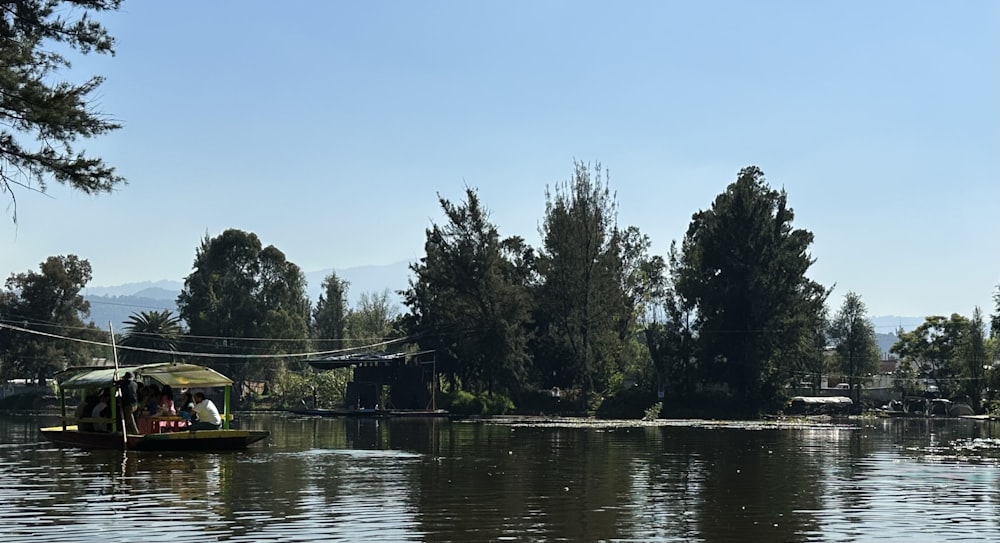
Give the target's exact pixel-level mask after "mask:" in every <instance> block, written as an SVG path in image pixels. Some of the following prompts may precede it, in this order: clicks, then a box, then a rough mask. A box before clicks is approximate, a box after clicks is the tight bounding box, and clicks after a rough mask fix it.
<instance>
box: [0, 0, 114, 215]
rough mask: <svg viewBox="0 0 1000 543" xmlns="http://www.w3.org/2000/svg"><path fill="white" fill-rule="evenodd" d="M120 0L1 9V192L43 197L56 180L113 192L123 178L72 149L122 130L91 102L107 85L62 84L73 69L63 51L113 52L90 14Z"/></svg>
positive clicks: (20, 2) (31, 1)
mask: <svg viewBox="0 0 1000 543" xmlns="http://www.w3.org/2000/svg"><path fill="white" fill-rule="evenodd" d="M120 5H121V0H10V1H6V2H3V3H2V4H0V125H3V129H2V130H0V165H2V167H0V192H4V193H7V194H9V195H10V197H11V199H12V201H13V204H14V213H13V219H14V221H15V222H16V221H17V211H16V203H17V196H16V194H15V192H14V191H15V187H20V188H23V189H29V190H38V191H40V192H44V191H45V188H46V181H47V179H49V178H51V179H55V180H56V181H57V182H59V183H63V184H66V185H68V186H70V187H72V188H74V189H77V190H80V191H83V192H85V193H87V194H95V193H101V192H110V191H111V190H113V189H114V188H115V187H117V186H119V185H121V184H123V183H124V182H125V179H124V178H123V177H121V176H119V175H117V174H116V173H115V170H114V168H113V167H111V166H109V165H107V164H106V163H105V162H104V161H103V160H102V159H100V158H95V157H92V156H88V155H87V154H86V152H85V151H81V150H77V149H76V148H75V144H76V142H77V141H78V140H79V139H81V138H92V137H95V136H99V135H101V134H105V133H108V132H110V131H113V130H116V129H118V128H120V125H119V124H118V123H117V122H115V121H113V120H110V119H108V118H107V117H106V116H105V115H103V114H101V113H100V112H98V111H97V110H96V109H95V107H94V104H93V102H92V96H93V93H94V91H96V90H97V88H98V87H99V86H100V85H101V83H102V82H103V78H102V77H100V76H94V77H91V78H90V79H88V80H86V81H85V82H83V83H79V84H75V83H70V82H68V81H65V80H60V77H59V73H60V71H61V70H63V69H67V68H69V67H70V62H69V60H68V59H67V58H66V57H65V56H63V53H61V52H60V51H67V50H70V49H71V50H76V51H77V52H79V53H81V54H87V53H91V52H94V53H107V54H113V53H114V39H113V38H112V37H111V35H109V34H108V32H107V30H106V29H105V28H104V27H103V26H102V25H101V24H100V23H99V22H97V21H96V20H94V18H93V14H95V13H99V12H103V11H109V10H117V9H118V8H119V7H120Z"/></svg>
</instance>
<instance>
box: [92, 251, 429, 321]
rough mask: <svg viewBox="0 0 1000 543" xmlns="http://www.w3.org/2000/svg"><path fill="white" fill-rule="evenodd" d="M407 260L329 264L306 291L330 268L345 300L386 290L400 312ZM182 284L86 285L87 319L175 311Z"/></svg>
mask: <svg viewBox="0 0 1000 543" xmlns="http://www.w3.org/2000/svg"><path fill="white" fill-rule="evenodd" d="M409 266H410V263H409V262H406V261H403V262H395V263H393V264H386V265H384V266H359V267H355V268H344V269H340V270H334V269H333V268H328V269H325V270H319V271H314V272H307V273H306V274H305V275H306V282H307V287H306V294H307V295H308V296H309V299H310V300H312V302H313V303H314V304H315V303H316V301H317V300H319V296H320V294H322V292H323V280H324V279H326V278H327V277H328V276H329V275H330V272H333V271H336V272H337V277H339V278H341V279H343V280H346V281H347V282H348V288H347V295H348V302H349V303H350V304H351V305H352V306H354V305H357V303H358V300H359V298H360V297H361V294H362V293H369V294H372V293H377V292H382V291H383V290H388V291H389V300H390V302H392V303H395V304H396V305H397V309H398V310H399V311H400V312H402V311H403V307H402V297H401V296H400V295H399V294H398V292H397V291H400V290H405V289H406V288H408V287H409V280H410V268H409ZM182 288H184V283H183V282H182V281H171V280H160V281H142V282H138V283H127V284H124V285H117V286H105V287H87V288H86V289H85V290H84V298H86V299H87V301H88V302H90V320H92V321H93V322H94V323H95V324H96V325H97V326H98V327H100V328H104V327H105V326H107V324H108V323H109V322H110V323H113V324H114V326H115V328H116V329H118V328H120V327H121V326H122V323H123V322H125V321H126V320H128V318H129V317H130V316H131V315H132V314H134V313H139V312H142V311H163V310H169V311H173V312H174V313H175V314H176V313H177V304H176V301H177V295H178V294H180V292H181V289H182Z"/></svg>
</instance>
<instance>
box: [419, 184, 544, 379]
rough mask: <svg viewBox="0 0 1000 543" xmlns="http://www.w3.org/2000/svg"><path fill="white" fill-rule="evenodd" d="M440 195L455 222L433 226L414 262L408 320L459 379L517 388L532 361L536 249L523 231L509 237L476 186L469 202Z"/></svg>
mask: <svg viewBox="0 0 1000 543" xmlns="http://www.w3.org/2000/svg"><path fill="white" fill-rule="evenodd" d="M439 201H440V203H441V207H442V209H443V210H444V213H445V216H446V217H447V219H448V222H447V223H446V224H445V225H443V226H439V225H436V224H435V225H433V226H432V227H431V228H430V229H428V230H427V241H426V242H425V244H424V249H425V252H426V255H425V256H424V257H423V258H421V259H420V261H419V262H418V263H416V264H414V265H413V266H411V269H412V270H413V274H414V278H415V279H414V280H412V281H411V282H410V288H409V289H408V290H407V291H406V293H405V303H406V305H407V306H408V307H409V308H410V314H409V315H408V317H407V319H406V327H407V329H408V331H409V333H410V334H412V335H416V336H418V338H419V339H418V341H419V344H420V348H422V349H434V350H435V351H437V357H438V358H437V360H438V370H439V371H441V372H442V373H444V374H445V375H446V376H447V377H448V378H449V380H450V381H452V382H453V383H454V382H458V381H461V382H462V383H463V384H464V385H465V386H466V387H468V388H470V389H471V390H473V391H476V392H479V391H492V392H498V393H511V392H516V391H517V389H518V388H519V387H520V386H521V385H522V384H523V381H524V380H525V377H526V375H527V368H528V364H529V358H528V353H527V341H528V336H527V331H526V326H525V325H526V323H527V321H528V319H529V317H530V309H531V301H530V298H529V296H528V291H527V288H526V286H525V283H526V281H527V279H528V277H529V275H530V272H529V271H528V269H529V268H528V267H529V266H530V262H531V261H532V259H533V255H532V252H531V250H530V248H528V247H527V246H526V245H525V244H524V242H523V240H521V239H520V238H508V239H504V240H501V238H500V235H499V233H498V231H497V229H496V227H495V226H493V224H492V223H490V221H489V213H488V211H487V210H486V209H484V208H483V207H482V206H481V205H480V202H479V197H478V195H477V194H476V192H475V191H474V190H473V189H466V201H465V202H464V203H463V204H462V205H454V204H452V203H451V202H449V201H448V200H445V199H444V198H439Z"/></svg>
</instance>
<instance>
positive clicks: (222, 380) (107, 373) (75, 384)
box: [55, 362, 233, 389]
mask: <svg viewBox="0 0 1000 543" xmlns="http://www.w3.org/2000/svg"><path fill="white" fill-rule="evenodd" d="M126 372H131V373H132V375H133V378H134V379H135V380H136V381H142V380H144V378H149V379H153V380H155V381H157V382H159V383H160V384H164V385H170V386H171V387H173V388H185V387H186V388H197V387H216V386H227V385H231V384H233V380H232V379H230V378H228V377H226V376H225V375H222V374H221V373H219V372H217V371H215V370H213V369H212V368H208V367H205V366H198V365H195V364H184V363H176V362H162V363H159V364H143V365H141V366H122V367H120V368H118V370H117V377H118V379H121V378H122V377H123V376H124V375H125V373H126ZM115 377H116V370H115V368H114V367H108V366H79V367H73V368H69V369H66V370H63V371H61V372H59V373H57V374H56V375H55V378H56V383H58V384H59V387H60V388H64V389H79V388H99V387H107V386H111V385H112V384H113V383H114V380H115Z"/></svg>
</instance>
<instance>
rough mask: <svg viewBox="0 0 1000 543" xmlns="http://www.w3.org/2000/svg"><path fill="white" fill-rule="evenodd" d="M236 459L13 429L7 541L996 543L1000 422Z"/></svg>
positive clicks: (369, 445)
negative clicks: (93, 443)
mask: <svg viewBox="0 0 1000 543" xmlns="http://www.w3.org/2000/svg"><path fill="white" fill-rule="evenodd" d="M240 420H241V422H242V424H243V426H244V427H251V428H264V429H269V430H271V431H272V437H271V438H270V439H269V441H268V442H267V444H266V445H265V446H263V447H257V446H254V447H255V448H252V449H251V450H249V451H247V452H241V453H226V454H208V453H203V454H190V453H184V454H180V453H171V454H164V453H127V454H123V453H120V452H119V453H112V452H86V451H78V450H69V449H57V448H53V447H51V446H50V445H48V444H47V443H45V442H43V441H42V440H41V439H40V438H39V435H38V433H37V427H38V426H39V425H40V424H43V425H44V424H51V423H54V417H47V416H28V415H0V536H3V540H2V543H9V542H12V541H32V542H43V541H95V542H116V541H123V542H124V541H128V542H144V543H151V542H157V541H169V542H171V543H177V542H179V541H183V540H187V541H199V542H201V541H361V540H365V541H431V542H438V541H456V542H457V541H706V542H722V541H761V542H771V541H773V542H798V541H879V542H892V541H900V542H907V543H913V542H919V541H998V540H1000V494H998V491H1000V439H998V435H1000V427H998V424H997V423H995V422H994V423H989V422H977V421H941V420H934V421H927V420H912V419H908V420H872V421H867V422H865V423H862V424H860V425H857V426H821V425H817V426H812V427H785V428H776V427H773V426H767V425H753V424H751V425H737V424H724V423H715V424H696V423H687V424H683V423H670V424H667V425H659V426H646V427H642V426H637V427H625V428H621V427H618V428H616V427H596V428H595V427H577V426H574V425H571V424H563V425H551V426H549V425H546V426H538V425H518V424H483V423H468V422H449V421H447V420H405V419H401V420H391V421H384V420H383V421H374V420H351V419H322V418H302V417H294V416H286V415H283V414H276V415H271V414H254V415H242V416H241V417H240Z"/></svg>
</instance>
